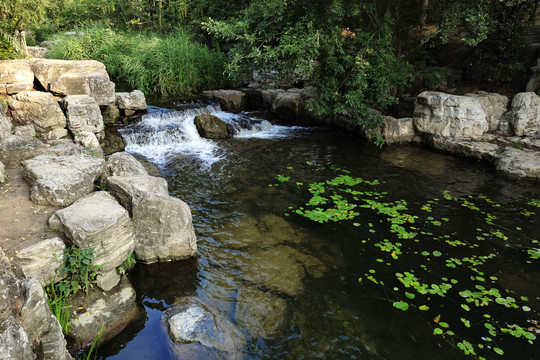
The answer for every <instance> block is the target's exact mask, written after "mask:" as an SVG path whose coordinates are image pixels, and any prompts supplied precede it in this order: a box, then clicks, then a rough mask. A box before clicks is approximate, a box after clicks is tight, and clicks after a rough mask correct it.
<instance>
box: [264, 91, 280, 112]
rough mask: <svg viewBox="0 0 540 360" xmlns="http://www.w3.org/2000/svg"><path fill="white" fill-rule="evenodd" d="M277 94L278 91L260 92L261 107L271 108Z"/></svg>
mask: <svg viewBox="0 0 540 360" xmlns="http://www.w3.org/2000/svg"><path fill="white" fill-rule="evenodd" d="M279 93H280V90H262V91H261V98H262V105H263V107H265V108H272V104H273V103H274V100H275V99H276V96H277V95H278V94H279Z"/></svg>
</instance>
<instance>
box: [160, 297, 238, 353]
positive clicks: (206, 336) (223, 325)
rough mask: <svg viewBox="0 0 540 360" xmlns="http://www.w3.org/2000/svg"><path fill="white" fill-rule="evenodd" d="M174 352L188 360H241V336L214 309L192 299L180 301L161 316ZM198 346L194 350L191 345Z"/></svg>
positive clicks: (186, 298) (185, 298) (180, 299)
mask: <svg viewBox="0 0 540 360" xmlns="http://www.w3.org/2000/svg"><path fill="white" fill-rule="evenodd" d="M163 319H164V321H165V323H166V325H167V327H168V329H169V336H170V338H171V340H172V341H173V343H174V344H173V352H174V353H175V354H183V355H185V354H186V352H185V349H184V348H185V347H186V346H188V347H190V349H189V350H188V353H190V355H191V356H192V357H190V358H200V357H201V356H203V355H204V357H203V358H217V359H242V358H243V349H244V347H245V346H246V340H245V338H244V336H243V334H242V333H241V332H240V330H238V329H237V328H236V327H235V326H234V325H233V324H232V323H231V322H230V321H229V320H228V319H226V318H225V317H223V315H221V314H220V313H219V312H218V311H217V310H216V309H213V308H212V307H210V306H209V305H207V304H205V303H203V302H202V301H200V300H199V299H197V298H194V297H183V298H179V299H178V300H177V301H176V302H175V304H174V305H173V306H171V307H169V308H168V309H167V310H166V311H165V312H164V313H163ZM194 343H195V344H196V345H199V346H196V347H193V344H194ZM190 344H191V345H190Z"/></svg>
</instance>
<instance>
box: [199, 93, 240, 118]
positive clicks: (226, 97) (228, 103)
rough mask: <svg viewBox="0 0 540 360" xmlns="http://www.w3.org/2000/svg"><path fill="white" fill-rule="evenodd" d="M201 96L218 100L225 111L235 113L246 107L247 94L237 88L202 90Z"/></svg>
mask: <svg viewBox="0 0 540 360" xmlns="http://www.w3.org/2000/svg"><path fill="white" fill-rule="evenodd" d="M203 96H204V97H206V98H208V99H211V100H215V101H219V104H220V105H221V108H222V109H223V110H225V111H229V112H232V113H237V112H240V111H242V110H244V109H245V108H246V104H247V96H246V94H244V93H243V92H242V91H239V90H210V91H203Z"/></svg>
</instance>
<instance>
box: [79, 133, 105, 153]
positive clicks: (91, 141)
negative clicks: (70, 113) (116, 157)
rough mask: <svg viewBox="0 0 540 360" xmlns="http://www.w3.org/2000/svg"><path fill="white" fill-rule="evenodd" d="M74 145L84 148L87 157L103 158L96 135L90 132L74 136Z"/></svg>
mask: <svg viewBox="0 0 540 360" xmlns="http://www.w3.org/2000/svg"><path fill="white" fill-rule="evenodd" d="M75 144H78V145H81V146H82V147H83V148H85V149H86V152H87V153H88V154H89V155H92V156H96V157H100V158H103V157H104V156H103V149H101V145H100V144H99V141H98V139H97V137H96V134H94V133H93V132H91V131H79V132H78V133H77V134H76V135H75Z"/></svg>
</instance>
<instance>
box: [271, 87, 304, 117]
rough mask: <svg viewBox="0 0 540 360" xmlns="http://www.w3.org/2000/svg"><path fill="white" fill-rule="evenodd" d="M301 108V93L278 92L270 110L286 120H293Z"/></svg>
mask: <svg viewBox="0 0 540 360" xmlns="http://www.w3.org/2000/svg"><path fill="white" fill-rule="evenodd" d="M302 109H303V102H302V94H300V93H296V92H287V91H283V92H278V94H277V95H276V97H275V99H274V101H273V102H272V112H273V113H275V114H276V115H278V116H279V117H281V118H283V119H286V120H294V119H296V118H297V117H298V115H299V114H300V112H301V111H302Z"/></svg>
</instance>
